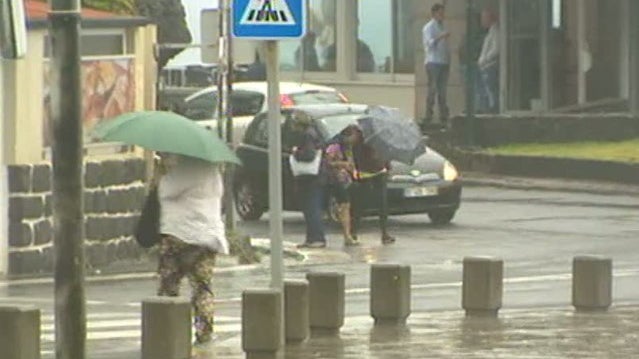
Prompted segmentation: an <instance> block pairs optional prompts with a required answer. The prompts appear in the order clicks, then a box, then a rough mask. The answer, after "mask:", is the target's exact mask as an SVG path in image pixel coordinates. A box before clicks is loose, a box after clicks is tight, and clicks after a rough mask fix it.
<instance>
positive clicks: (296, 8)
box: [232, 0, 306, 40]
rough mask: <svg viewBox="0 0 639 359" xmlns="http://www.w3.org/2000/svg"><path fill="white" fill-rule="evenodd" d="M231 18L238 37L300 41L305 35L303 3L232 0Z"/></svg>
mask: <svg viewBox="0 0 639 359" xmlns="http://www.w3.org/2000/svg"><path fill="white" fill-rule="evenodd" d="M232 18H233V36H235V37H238V38H249V39H255V40H285V39H295V38H300V37H302V36H304V33H305V32H306V0H233V4H232Z"/></svg>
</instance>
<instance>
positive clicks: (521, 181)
mask: <svg viewBox="0 0 639 359" xmlns="http://www.w3.org/2000/svg"><path fill="white" fill-rule="evenodd" d="M462 183H463V185H464V186H465V187H492V188H502V189H513V190H528V191H548V192H564V193H587V194H596V195H613V196H614V195H617V196H620V195H630V196H639V185H637V186H633V185H626V184H617V183H610V182H600V181H575V180H568V181H566V180H565V179H557V178H551V179H539V178H527V177H511V176H491V175H490V174H485V173H479V172H464V173H463V178H462Z"/></svg>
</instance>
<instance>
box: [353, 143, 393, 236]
mask: <svg viewBox="0 0 639 359" xmlns="http://www.w3.org/2000/svg"><path fill="white" fill-rule="evenodd" d="M358 132H359V131H358ZM359 137H360V138H359V139H358V140H357V141H356V144H355V145H354V146H353V157H354V159H355V167H356V171H355V175H354V177H355V183H354V184H353V185H352V196H351V198H352V203H351V209H352V215H351V218H352V220H353V225H352V228H351V231H352V235H353V237H357V232H358V229H359V228H358V227H359V222H360V220H361V218H362V217H363V215H364V213H363V210H364V208H365V206H366V202H367V201H369V200H373V201H375V206H376V207H377V209H378V214H379V229H380V231H381V235H382V244H393V243H395V238H394V237H393V236H391V235H390V234H389V233H388V196H387V184H388V170H389V168H390V164H389V163H388V162H386V161H384V160H382V159H380V158H379V156H377V154H376V153H375V150H374V149H373V148H372V147H370V146H369V145H367V144H366V143H364V141H363V138H362V134H361V132H359Z"/></svg>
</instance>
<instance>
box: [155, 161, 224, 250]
mask: <svg viewBox="0 0 639 359" xmlns="http://www.w3.org/2000/svg"><path fill="white" fill-rule="evenodd" d="M173 160H174V161H173V162H174V163H172V164H170V165H169V166H168V167H169V168H168V171H167V173H166V174H165V175H164V176H162V178H161V179H160V183H159V187H158V195H159V199H160V205H161V209H162V210H161V216H160V232H161V233H162V234H167V235H171V236H174V237H176V238H178V239H180V240H182V241H184V242H186V243H189V244H193V245H198V246H203V247H208V248H210V249H212V250H214V251H216V252H218V253H220V254H228V253H229V244H228V241H227V240H226V235H225V232H224V223H223V222H222V218H221V216H222V214H221V207H222V195H223V193H224V187H223V182H222V175H221V173H220V169H219V167H218V166H216V165H214V164H211V163H208V162H205V161H202V160H198V159H194V158H190V157H184V156H175V157H174V158H173Z"/></svg>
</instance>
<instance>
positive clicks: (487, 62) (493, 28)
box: [477, 9, 499, 113]
mask: <svg viewBox="0 0 639 359" xmlns="http://www.w3.org/2000/svg"><path fill="white" fill-rule="evenodd" d="M497 19H498V18H497V14H496V13H495V12H494V11H493V10H490V9H486V10H484V11H482V13H481V25H482V27H484V28H485V29H488V34H487V35H486V37H485V38H484V45H483V47H482V49H481V54H480V55H479V60H478V61H477V65H478V66H479V71H480V74H481V79H482V84H483V86H484V91H485V93H486V94H487V96H486V97H487V101H488V103H487V104H483V105H484V106H482V107H484V108H487V109H488V110H489V112H492V113H497V112H499V25H498V22H497Z"/></svg>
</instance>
